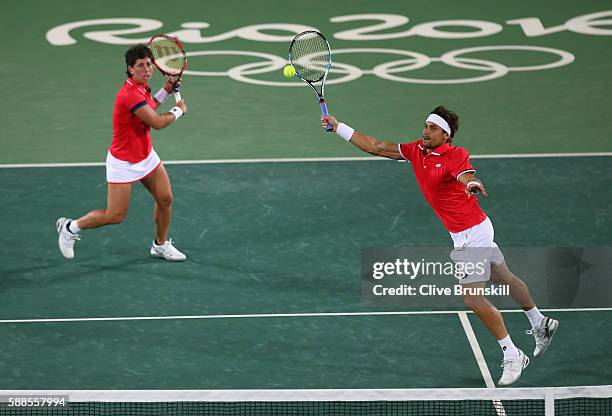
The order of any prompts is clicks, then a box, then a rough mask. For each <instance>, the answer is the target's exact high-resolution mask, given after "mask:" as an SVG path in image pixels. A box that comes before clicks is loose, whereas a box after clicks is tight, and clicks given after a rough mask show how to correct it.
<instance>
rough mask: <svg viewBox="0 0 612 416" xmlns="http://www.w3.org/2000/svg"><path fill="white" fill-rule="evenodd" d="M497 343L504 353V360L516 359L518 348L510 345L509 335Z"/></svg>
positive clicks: (512, 344)
mask: <svg viewBox="0 0 612 416" xmlns="http://www.w3.org/2000/svg"><path fill="white" fill-rule="evenodd" d="M497 342H498V343H499V346H500V347H501V349H502V351H503V353H504V358H510V357H518V355H519V351H518V348H516V346H515V345H514V343H512V340H511V339H510V335H508V336H507V337H506V338H504V339H498V340H497Z"/></svg>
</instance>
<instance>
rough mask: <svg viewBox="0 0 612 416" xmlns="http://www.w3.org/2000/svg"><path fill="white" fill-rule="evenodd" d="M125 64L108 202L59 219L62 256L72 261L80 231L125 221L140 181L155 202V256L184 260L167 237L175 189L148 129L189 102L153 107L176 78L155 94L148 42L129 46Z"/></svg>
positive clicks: (169, 118) (109, 162) (183, 110)
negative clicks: (134, 186) (167, 107)
mask: <svg viewBox="0 0 612 416" xmlns="http://www.w3.org/2000/svg"><path fill="white" fill-rule="evenodd" d="M125 63H126V65H127V77H128V78H127V80H126V81H125V83H124V84H123V87H122V88H121V89H120V90H119V92H118V93H117V98H116V100H115V109H114V112H113V140H112V143H111V145H110V149H109V151H108V154H107V156H106V180H107V182H108V196H107V206H106V208H104V209H96V210H93V211H91V212H89V213H88V214H86V215H85V216H83V217H81V218H79V219H78V220H72V219H70V218H64V217H62V218H60V219H58V220H57V223H56V226H57V232H58V234H59V249H60V251H61V253H62V255H63V256H64V257H66V258H67V259H71V258H73V257H74V243H75V240H80V237H79V232H80V231H81V230H86V229H89V228H97V227H102V226H104V225H107V224H118V223H120V222H121V221H123V220H124V219H125V217H126V216H127V212H128V207H129V205H130V194H131V190H132V183H134V182H141V183H142V184H143V185H144V187H145V188H146V189H147V190H148V191H149V192H150V193H151V195H152V196H153V198H154V200H155V206H154V209H153V217H154V220H155V226H156V227H155V240H154V241H153V244H152V246H151V250H150V252H151V255H152V256H154V257H160V258H163V259H166V260H168V261H183V260H185V259H186V256H185V255H184V254H183V253H181V252H180V251H179V250H177V249H176V248H175V247H174V246H173V245H172V240H169V239H168V229H169V227H170V220H171V217H172V189H171V187H170V178H169V177H168V173H167V172H166V169H165V167H164V165H163V164H162V162H161V160H160V159H159V156H158V155H157V153H156V152H155V150H154V149H153V146H152V144H151V133H150V130H151V127H153V128H154V129H156V130H160V129H163V128H165V127H167V126H169V125H170V124H172V123H174V122H175V121H176V120H178V119H179V118H180V117H181V116H182V115H183V114H185V113H186V112H187V105H186V104H185V102H184V101H182V100H181V101H179V102H178V103H177V104H176V106H175V107H172V108H171V109H170V111H169V112H167V113H163V114H158V113H157V112H156V111H155V109H156V108H157V107H158V106H159V105H160V104H161V103H163V102H164V101H165V100H166V99H167V98H168V96H169V95H170V94H169V93H170V92H172V91H173V84H174V81H173V80H172V79H171V78H168V79H167V81H166V83H165V85H164V87H163V88H161V89H160V90H159V91H158V92H157V93H156V94H155V96H154V97H151V93H150V91H151V89H150V88H149V80H150V79H151V77H152V76H153V55H152V54H151V51H150V50H149V48H148V47H147V46H146V45H142V44H141V45H137V46H134V47H132V48H130V49H128V50H127V52H126V53H125Z"/></svg>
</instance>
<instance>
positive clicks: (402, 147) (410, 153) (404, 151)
mask: <svg viewBox="0 0 612 416" xmlns="http://www.w3.org/2000/svg"><path fill="white" fill-rule="evenodd" d="M397 147H398V149H399V152H400V154H401V155H402V157H403V158H404V159H406V160H407V161H409V162H411V163H412V161H413V160H414V152H415V151H416V149H417V142H412V143H401V144H398V145H397Z"/></svg>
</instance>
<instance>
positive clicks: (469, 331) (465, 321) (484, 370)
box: [457, 312, 495, 389]
mask: <svg viewBox="0 0 612 416" xmlns="http://www.w3.org/2000/svg"><path fill="white" fill-rule="evenodd" d="M457 315H459V320H460V321H461V325H462V326H463V330H464V331H465V335H466V336H467V339H468V341H469V342H470V347H472V352H473V353H474V357H476V362H477V363H478V368H480V373H481V374H482V378H483V379H484V381H485V385H486V386H487V388H488V389H494V388H495V383H494V382H493V378H492V377H491V372H490V371H489V367H488V366H487V362H486V361H485V358H484V355H483V354H482V350H481V349H480V345H479V344H478V339H477V338H476V334H475V333H474V329H473V328H472V325H471V324H470V320H469V318H468V316H467V313H466V312H457Z"/></svg>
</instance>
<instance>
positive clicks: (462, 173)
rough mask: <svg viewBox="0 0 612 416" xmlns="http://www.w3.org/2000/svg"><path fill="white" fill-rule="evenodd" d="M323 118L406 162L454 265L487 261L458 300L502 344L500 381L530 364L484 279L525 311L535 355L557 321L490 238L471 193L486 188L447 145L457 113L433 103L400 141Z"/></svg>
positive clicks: (368, 147) (466, 280) (461, 154)
mask: <svg viewBox="0 0 612 416" xmlns="http://www.w3.org/2000/svg"><path fill="white" fill-rule="evenodd" d="M328 122H329V123H330V124H331V125H332V127H333V130H332V131H334V132H336V133H337V134H338V135H339V136H340V137H342V138H343V139H344V140H346V141H348V142H351V143H352V144H353V145H355V146H356V147H358V148H359V149H361V150H363V151H365V152H367V153H371V154H373V155H377V156H382V157H386V158H389V159H397V160H402V159H405V160H407V161H409V162H410V164H411V165H412V170H413V171H414V176H415V177H416V180H417V182H418V184H419V186H420V188H421V191H422V192H423V195H424V196H425V199H426V200H427V202H429V204H430V205H431V207H432V208H433V210H434V212H435V213H436V215H437V216H438V217H439V218H440V220H441V221H442V223H443V224H444V226H445V227H446V229H447V230H448V231H449V233H450V235H451V238H452V240H453V243H454V250H453V251H452V253H451V258H452V260H453V261H454V262H455V263H456V264H458V265H459V264H463V265H468V264H472V265H476V264H479V263H481V262H484V264H490V265H491V267H484V268H482V271H479V272H478V273H477V272H476V271H475V270H474V273H471V274H469V273H466V274H464V275H463V276H462V279H461V280H460V283H461V284H462V285H463V286H462V289H463V294H464V296H463V300H464V302H465V304H466V305H467V306H468V307H469V308H470V309H472V310H473V311H474V313H475V314H476V315H477V316H478V317H479V318H480V320H481V321H482V322H483V323H484V325H485V326H486V327H487V329H488V330H489V331H490V332H491V334H493V336H495V338H496V339H497V341H498V343H499V346H500V347H501V349H502V352H503V355H504V358H503V361H502V367H503V373H502V376H501V378H500V379H499V385H502V386H505V385H509V384H512V383H514V382H515V381H517V380H518V379H519V377H520V376H521V374H522V371H523V369H524V368H525V367H527V365H528V364H529V358H528V357H527V356H526V355H525V353H523V351H521V350H520V349H518V348H517V347H516V346H515V345H514V343H513V342H512V340H511V339H510V335H508V331H507V330H506V326H505V324H504V320H503V317H502V315H501V313H500V312H499V310H497V308H496V307H495V306H494V305H493V304H492V303H491V302H490V301H489V300H488V299H487V298H486V297H485V296H484V294H483V289H484V287H485V285H486V283H487V282H488V281H489V280H491V281H492V282H493V283H496V284H500V285H507V286H508V287H509V288H510V296H511V297H512V299H513V300H514V301H515V302H516V303H517V304H518V305H519V306H520V307H521V308H522V309H523V310H524V311H525V314H526V315H527V318H528V319H529V321H530V323H531V326H532V329H531V330H529V331H528V333H529V334H533V335H534V337H535V343H536V347H535V350H534V352H533V355H534V356H535V357H539V356H541V355H542V354H543V353H544V352H545V351H546V349H547V348H548V346H549V344H550V341H551V340H552V337H553V335H554V333H555V331H556V330H557V327H558V326H559V322H558V321H556V320H555V319H551V318H548V317H546V316H544V315H542V313H541V312H540V311H539V310H538V308H537V307H536V305H535V303H534V302H533V299H532V297H531V295H530V293H529V289H528V287H527V285H526V284H525V283H524V282H523V281H522V280H520V279H519V278H518V277H516V276H515V275H514V274H513V273H512V272H511V271H510V270H509V269H508V266H507V265H506V262H505V260H504V256H503V254H502V253H501V251H500V249H499V247H498V246H497V244H496V243H495V241H494V231H493V224H492V223H491V220H490V219H489V217H487V215H486V214H485V213H484V212H483V211H482V210H481V209H480V206H479V205H478V199H477V198H476V197H475V196H474V194H476V193H482V194H483V195H486V190H485V187H484V185H483V183H482V181H480V179H478V178H476V176H474V173H475V172H476V170H475V169H474V168H473V167H472V164H471V163H470V157H469V154H468V152H467V150H465V149H464V148H462V147H459V146H453V144H452V140H453V137H454V136H455V133H456V132H457V129H458V128H459V117H458V116H457V114H455V113H454V112H452V111H449V110H447V109H446V108H444V107H442V106H440V107H437V108H435V109H434V110H433V111H432V112H431V113H430V114H429V115H428V117H427V120H426V121H425V124H424V127H423V137H422V138H421V139H420V140H418V141H415V142H412V143H404V144H395V143H391V142H388V141H382V140H378V139H376V138H374V137H372V136H368V135H366V134H364V133H361V132H358V131H355V130H354V129H353V128H351V127H349V126H348V125H346V124H344V123H339V122H338V120H336V118H335V117H334V116H332V115H330V116H328V117H326V116H322V117H321V126H322V127H323V129H326V128H327V125H328V124H327V123H328ZM466 270H467V269H466ZM466 289H467V290H466ZM478 289H480V290H478Z"/></svg>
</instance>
